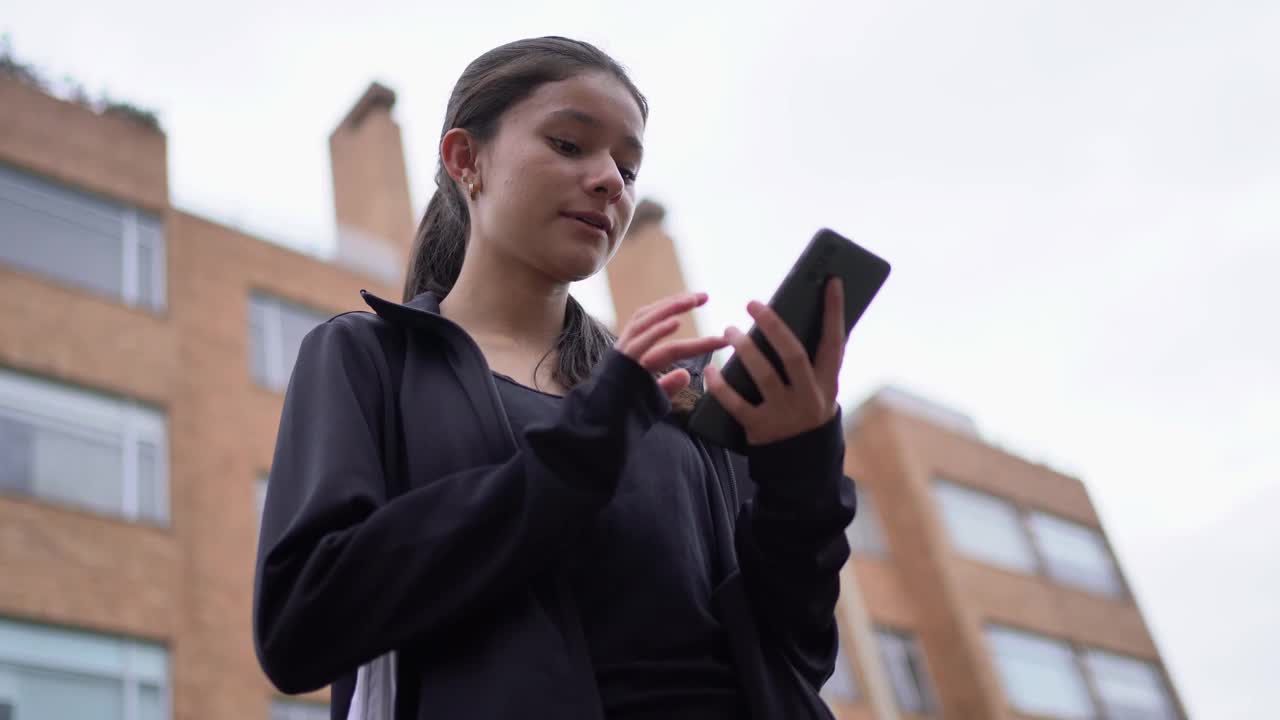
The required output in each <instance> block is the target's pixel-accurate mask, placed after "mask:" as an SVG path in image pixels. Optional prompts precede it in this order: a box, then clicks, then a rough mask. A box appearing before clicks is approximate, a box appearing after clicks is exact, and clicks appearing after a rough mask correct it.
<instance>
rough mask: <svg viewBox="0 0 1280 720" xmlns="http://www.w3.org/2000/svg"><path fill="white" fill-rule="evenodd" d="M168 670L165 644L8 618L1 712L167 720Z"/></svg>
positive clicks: (0, 670)
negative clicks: (162, 645)
mask: <svg viewBox="0 0 1280 720" xmlns="http://www.w3.org/2000/svg"><path fill="white" fill-rule="evenodd" d="M168 665H169V658H168V653H167V652H166V651H165V649H164V648H163V647H161V646H159V645H153V644H151V643H143V642H138V641H134V640H127V639H122V638H116V637H111V636H108V635H98V634H95V633H86V632H78V631H74V630H63V629H60V628H54V627H48V626H42V625H32V624H27V623H21V622H15V621H13V620H6V619H0V707H4V706H8V714H9V717H10V718H13V719H14V720H26V719H27V718H89V717H93V718H120V719H121V720H163V719H164V718H168V717H169V668H168ZM0 717H3V715H0Z"/></svg>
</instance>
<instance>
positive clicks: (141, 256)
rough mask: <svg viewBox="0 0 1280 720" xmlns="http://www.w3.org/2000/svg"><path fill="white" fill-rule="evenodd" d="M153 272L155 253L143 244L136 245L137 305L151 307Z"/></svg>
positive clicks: (153, 290)
mask: <svg viewBox="0 0 1280 720" xmlns="http://www.w3.org/2000/svg"><path fill="white" fill-rule="evenodd" d="M154 271H155V252H154V251H153V250H152V249H151V247H150V246H148V245H146V244H145V243H138V304H139V305H143V306H146V307H151V302H152V296H153V294H154V293H155V287H154V283H153V282H152V277H151V274H152V273H153V272H154Z"/></svg>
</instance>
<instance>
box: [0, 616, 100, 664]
mask: <svg viewBox="0 0 1280 720" xmlns="http://www.w3.org/2000/svg"><path fill="white" fill-rule="evenodd" d="M6 663H7V664H9V665H15V666H22V667H46V668H56V669H58V670H63V671H66V672H74V673H78V674H82V675H104V676H110V677H118V676H120V675H122V674H123V673H124V666H125V660H124V645H123V644H122V643H121V641H120V640H119V639H118V638H115V637H111V636H109V635H99V634H97V633H87V632H75V631H70V630H64V629H61V628H57V627H52V626H49V625H37V624H33V623H23V622H16V621H13V620H6V619H4V618H0V665H4V664H6Z"/></svg>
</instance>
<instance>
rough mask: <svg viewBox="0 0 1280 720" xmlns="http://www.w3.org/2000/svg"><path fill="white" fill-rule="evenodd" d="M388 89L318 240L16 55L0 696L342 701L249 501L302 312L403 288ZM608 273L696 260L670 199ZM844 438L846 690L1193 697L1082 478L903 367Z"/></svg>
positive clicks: (855, 711)
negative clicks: (287, 608)
mask: <svg viewBox="0 0 1280 720" xmlns="http://www.w3.org/2000/svg"><path fill="white" fill-rule="evenodd" d="M394 102H395V95H394V93H393V92H391V91H390V90H388V89H387V88H384V87H381V86H379V85H374V86H371V87H370V89H369V91H368V92H366V93H365V95H364V96H363V97H362V98H360V99H359V101H358V102H357V103H356V104H355V106H354V107H353V108H352V110H351V112H350V113H349V114H348V115H347V117H346V118H345V119H344V120H343V121H342V122H341V123H340V124H339V126H338V128H337V129H335V130H334V132H333V134H332V136H331V139H330V152H331V160H332V166H333V173H334V182H333V187H334V193H335V203H334V204H335V209H336V215H337V217H336V224H337V227H338V234H339V246H338V251H337V254H336V257H334V258H329V259H323V258H317V257H312V256H308V255H303V254H299V253H296V252H292V251H290V250H287V249H284V248H281V247H278V246H276V245H273V244H271V243H269V242H265V241H263V240H261V239H259V238H255V237H251V236H248V235H246V234H244V233H243V232H239V231H237V230H234V229H232V228H229V227H226V226H223V225H220V224H218V223H215V222H211V221H209V220H206V219H203V218H200V217H197V216H195V215H192V214H190V213H187V212H183V211H182V210H179V209H177V208H175V207H173V205H172V204H171V202H170V198H169V192H168V181H167V156H166V141H165V137H164V135H163V134H162V133H161V132H159V131H157V130H154V129H151V128H147V127H145V126H142V125H139V124H137V123H134V122H132V121H130V120H129V119H127V118H124V117H119V116H112V115H99V114H97V113H94V112H93V111H91V110H89V109H87V108H85V107H82V106H80V105H77V104H74V103H69V102H64V101H61V100H58V99H55V98H52V97H50V96H48V95H46V94H44V93H43V92H41V91H40V90H38V89H35V88H33V87H30V86H28V85H26V84H23V83H22V82H19V81H17V80H14V79H12V78H9V77H7V76H4V75H0V303H3V307H4V308H5V312H4V313H2V314H0V720H11V719H13V718H17V719H18V720H28V718H33V717H40V718H44V717H50V718H58V717H68V718H70V717H75V718H80V717H99V716H106V717H121V718H126V719H127V720H135V719H138V720H140V719H147V720H150V719H152V718H168V717H173V718H179V719H181V720H202V719H204V718H210V719H212V718H273V720H286V719H292V720H302V719H305V718H312V717H327V714H326V710H325V709H324V706H323V704H322V703H323V702H324V699H325V696H324V693H323V692H322V693H317V694H316V695H314V696H311V697H307V698H301V699H299V698H283V697H280V696H279V695H277V694H276V693H275V692H274V691H273V690H272V689H271V687H270V686H269V684H268V683H267V681H266V680H265V678H264V677H263V676H262V674H261V672H260V671H259V670H258V667H257V663H256V660H255V658H254V654H253V649H252V642H251V636H250V602H251V601H250V596H251V585H252V565H253V559H254V550H255V547H254V546H255V542H256V537H257V518H258V514H259V507H260V502H261V497H262V492H263V490H264V488H265V484H266V481H267V480H266V478H267V474H268V470H269V465H270V461H271V454H272V448H273V442H274V434H275V429H276V424H277V421H278V418H279V413H280V409H281V403H282V400H283V395H282V389H283V387H284V385H285V383H286V382H287V379H288V376H289V372H290V368H291V366H292V356H293V354H294V353H296V348H297V345H298V342H299V340H300V339H301V337H302V335H303V334H305V332H306V331H307V330H308V329H310V327H311V326H312V325H314V324H315V323H316V322H319V321H321V320H323V319H324V318H325V317H327V316H329V315H331V314H334V313H338V312H342V311H345V310H351V309H362V308H361V306H360V302H359V298H358V295H357V291H358V289H360V288H368V289H370V290H372V291H374V292H376V293H378V294H381V295H383V296H385V297H393V298H394V297H399V290H400V268H402V267H403V263H404V259H405V256H406V252H407V241H408V238H409V237H410V235H411V233H412V223H413V217H412V209H411V206H410V200H409V193H408V184H407V181H406V177H405V168H404V156H403V148H402V146H401V142H400V131H399V129H398V127H397V126H396V124H395V121H394V120H393V119H392V115H391V109H392V106H393V105H394ZM608 277H609V281H610V285H611V290H612V293H613V296H614V300H615V307H616V309H617V315H618V317H619V318H626V317H628V316H629V314H630V312H631V310H632V309H634V308H635V307H637V306H639V305H641V304H643V303H645V302H648V301H649V300H652V299H653V298H655V297H657V296H660V295H662V294H665V293H667V292H672V291H676V290H679V289H681V288H683V286H684V281H683V277H682V275H681V274H680V272H679V265H678V262H677V260H676V254H675V248H674V244H673V243H672V241H671V238H670V237H668V236H667V235H666V233H665V232H664V231H663V229H662V226H661V209H660V208H658V207H656V206H652V205H645V206H643V207H642V208H641V211H640V212H639V213H638V216H637V221H636V223H635V225H634V227H633V232H632V234H631V236H630V237H629V238H628V243H627V244H626V246H625V247H624V249H623V250H621V251H620V252H619V255H618V257H617V258H616V259H615V262H614V263H613V264H612V265H611V266H610V268H609V271H608ZM683 331H684V332H686V333H691V332H694V328H692V327H691V326H689V327H686V328H684V330H683ZM846 464H847V469H848V471H849V473H850V474H851V475H853V476H854V477H857V478H859V479H860V480H861V483H862V488H863V491H864V496H863V502H864V509H863V512H862V514H861V515H860V519H859V520H858V521H857V522H855V523H854V526H853V527H851V528H850V538H851V540H852V541H853V545H854V546H855V556H854V558H853V559H852V560H851V562H850V563H849V565H848V566H847V567H846V568H845V570H844V572H843V575H842V588H843V589H842V597H841V604H840V608H839V618H840V624H841V632H842V637H843V640H844V641H843V643H842V653H841V658H840V663H839V666H838V668H837V674H836V676H835V677H834V678H833V680H832V682H831V683H829V684H828V687H827V689H826V691H825V692H826V694H827V696H828V698H829V701H830V702H831V703H832V705H833V706H834V707H835V708H836V710H837V712H838V713H839V715H840V717H842V718H845V719H846V720H847V719H860V718H877V720H885V719H887V718H896V717H903V718H915V717H943V716H945V717H951V718H1015V717H1086V716H1093V715H1099V716H1105V717H1125V718H1129V717H1144V718H1145V717H1153V718H1159V717H1179V716H1180V715H1181V711H1180V709H1179V708H1178V706H1177V700H1176V697H1175V696H1174V694H1173V693H1172V690H1171V687H1170V685H1169V683H1168V679H1167V677H1166V676H1165V674H1164V672H1163V670H1162V669H1161V668H1162V666H1161V664H1160V661H1159V656H1158V653H1157V651H1156V648H1155V646H1154V644H1153V643H1152V640H1151V638H1150V635H1149V634H1148V632H1147V630H1146V628H1145V625H1144V623H1143V620H1142V617H1141V615H1140V614H1139V611H1138V609H1137V607H1136V606H1135V605H1134V603H1133V601H1132V599H1131V598H1130V597H1129V596H1128V594H1127V592H1126V590H1125V583H1124V580H1123V577H1122V574H1121V573H1120V571H1119V570H1118V569H1117V568H1116V566H1115V564H1114V561H1113V560H1112V559H1111V557H1112V556H1111V554H1110V551H1109V549H1108V547H1107V543H1106V539H1105V536H1104V535H1103V534H1102V532H1101V529H1100V527H1099V524H1098V519H1097V517H1096V515H1095V514H1094V511H1093V509H1092V507H1091V505H1090V503H1089V500H1088V497H1087V496H1086V494H1085V491H1084V489H1083V486H1082V485H1081V484H1080V483H1079V482H1078V481H1077V480H1074V479H1071V478H1067V477H1064V476H1062V475H1059V474H1056V473H1054V472H1051V471H1049V470H1047V469H1045V468H1042V467H1039V466H1035V465H1032V464H1029V463H1026V462H1024V461H1021V460H1019V459H1017V458H1015V457H1012V456H1009V455H1008V454H1006V453H1003V452H1001V451H999V450H996V449H994V448H992V447H990V446H988V445H986V444H984V443H983V442H982V441H981V440H980V439H979V438H978V436H977V434H976V432H975V431H974V430H973V428H972V424H971V423H969V422H968V421H967V420H965V419H964V418H961V417H958V416H955V415H954V414H948V413H945V412H943V411H940V410H938V409H937V408H933V407H932V406H930V405H928V404H927V403H925V402H922V401H918V400H915V399H912V398H910V397H909V396H905V395H903V394H902V393H898V392H896V391H888V390H887V391H884V392H881V393H880V394H877V395H876V396H875V397H873V398H871V399H870V400H868V401H867V402H866V403H864V405H863V406H862V407H861V408H860V409H859V410H858V411H857V412H856V413H851V418H850V424H849V453H848V457H847V463H846ZM1143 702H1148V703H1152V702H1154V703H1156V704H1155V705H1153V706H1152V707H1154V708H1155V710H1152V711H1150V712H1148V714H1133V713H1130V714H1124V712H1123V711H1122V707H1121V704H1123V703H1129V706H1131V707H1138V706H1139V705H1140V704H1141V703H1143ZM1162 702H1163V703H1165V707H1166V708H1167V709H1166V710H1165V711H1164V713H1165V714H1160V712H1161V710H1160V709H1159V708H1160V705H1159V703H1162ZM1117 703H1120V704H1117ZM1104 708H1105V714H1103V709H1104ZM1018 713H1021V714H1018ZM1037 713H1038V714H1037Z"/></svg>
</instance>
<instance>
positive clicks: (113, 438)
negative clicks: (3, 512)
mask: <svg viewBox="0 0 1280 720" xmlns="http://www.w3.org/2000/svg"><path fill="white" fill-rule="evenodd" d="M165 425H166V423H165V417H164V415H163V414H162V413H160V412H158V411H156V410H153V409H150V408H147V407H144V406H142V405H139V404H137V403H133V402H130V401H127V400H122V399H119V398H114V397H110V396H107V395H101V394H98V393H93V392H89V391H86V390H81V389H79V388H73V387H71V386H68V385H63V384H60V383H55V382H51V381H48V380H42V379H38V378H34V377H31V376H28V375H24V374H21V373H17V372H13V371H11V370H5V369H2V368H0V492H4V493H15V494H21V495H28V496H32V497H38V498H43V499H47V500H52V501H55V502H60V503H65V504H68V505H75V506H77V507H81V508H84V509H87V510H92V511H95V512H100V513H104V514H108V515H117V516H121V517H125V518H129V519H131V520H146V521H149V522H154V523H158V524H165V523H167V522H168V521H169V480H168V477H169V472H168V447H169V444H168V440H167V432H166V428H165Z"/></svg>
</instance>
